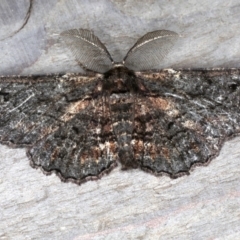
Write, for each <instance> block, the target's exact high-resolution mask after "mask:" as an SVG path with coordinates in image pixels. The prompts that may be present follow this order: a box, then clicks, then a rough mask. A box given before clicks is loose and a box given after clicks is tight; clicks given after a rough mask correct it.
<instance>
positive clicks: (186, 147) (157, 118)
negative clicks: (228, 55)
mask: <svg viewBox="0 0 240 240" xmlns="http://www.w3.org/2000/svg"><path fill="white" fill-rule="evenodd" d="M139 77H140V79H141V83H142V84H144V86H145V88H146V89H148V91H146V93H145V96H140V97H139V98H138V104H137V105H136V110H135V112H137V113H138V114H137V116H136V117H135V130H134V132H135V133H134V136H133V139H134V140H133V142H132V148H133V149H134V152H135V158H136V159H138V161H139V163H140V167H141V168H142V169H145V170H149V171H151V172H153V173H156V174H159V173H162V172H165V173H168V174H169V175H170V176H171V177H177V176H179V175H181V174H182V173H188V172H189V170H190V168H191V166H192V165H194V164H198V163H200V164H204V163H207V162H208V161H209V160H211V159H212V158H213V157H215V156H216V155H218V153H219V151H220V149H221V146H222V144H223V142H224V141H225V140H226V139H228V138H231V137H233V136H235V135H237V134H239V132H240V71H239V70H236V69H235V70H234V69H232V70H226V69H225V70H182V71H173V70H165V71H160V72H155V73H143V74H139Z"/></svg>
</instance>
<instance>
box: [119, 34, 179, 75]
mask: <svg viewBox="0 0 240 240" xmlns="http://www.w3.org/2000/svg"><path fill="white" fill-rule="evenodd" d="M177 39H178V34H177V33H175V32H173V31H168V30H157V31H154V32H149V33H147V34H145V35H144V36H143V37H141V38H140V39H139V40H138V41H137V42H136V43H135V44H134V45H133V47H132V48H131V49H130V50H129V51H128V53H127V55H126V57H125V58H124V61H123V62H124V65H125V66H126V67H127V68H129V69H132V70H135V71H142V70H147V69H159V65H160V63H161V61H162V60H163V58H164V57H165V56H166V55H167V54H168V52H169V51H170V50H171V48H172V46H173V45H174V43H175V42H176V40H177Z"/></svg>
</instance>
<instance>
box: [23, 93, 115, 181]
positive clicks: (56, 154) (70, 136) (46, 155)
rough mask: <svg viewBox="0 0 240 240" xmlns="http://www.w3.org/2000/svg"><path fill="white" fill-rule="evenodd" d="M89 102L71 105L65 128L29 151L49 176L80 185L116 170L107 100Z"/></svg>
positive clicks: (35, 165) (30, 155)
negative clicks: (55, 175) (53, 175)
mask: <svg viewBox="0 0 240 240" xmlns="http://www.w3.org/2000/svg"><path fill="white" fill-rule="evenodd" d="M85 102H88V103H87V104H86V103H84V102H81V101H78V102H75V103H74V104H73V105H70V106H69V112H68V111H67V112H66V114H65V115H64V116H62V119H64V121H65V124H64V125H62V126H60V127H59V128H58V129H56V130H55V131H54V132H52V133H51V134H48V135H47V136H46V137H44V138H43V139H41V140H40V141H38V142H36V144H34V146H33V147H31V148H30V149H29V151H28V156H29V157H30V158H31V164H32V166H33V167H41V168H42V169H43V170H44V172H45V173H49V172H52V171H55V172H56V173H57V174H58V175H59V176H60V178H61V179H62V180H63V181H65V180H72V181H73V182H75V183H78V184H79V183H81V182H83V181H86V180H90V179H96V178H98V177H100V176H101V175H102V174H103V173H104V172H106V171H109V170H111V169H112V168H113V167H114V166H116V160H117V158H118V156H117V144H116V142H115V140H114V139H113V134H112V130H111V123H110V120H109V118H108V117H107V116H106V114H107V113H106V108H105V105H104V104H105V101H104V97H101V96H99V97H97V98H96V99H94V100H91V101H90V100H85ZM82 105H83V106H82ZM85 105H87V107H85ZM79 108H83V109H82V110H81V111H79ZM103 109H105V111H104V112H103ZM70 112H75V113H74V114H73V115H72V114H69V113H70ZM108 115H109V114H108ZM107 119H108V120H107Z"/></svg>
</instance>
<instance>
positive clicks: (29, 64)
mask: <svg viewBox="0 0 240 240" xmlns="http://www.w3.org/2000/svg"><path fill="white" fill-rule="evenodd" d="M32 3H33V4H32V8H31V12H30V17H29V19H28V21H27V23H26V24H25V25H24V27H23V28H22V29H21V27H22V25H23V24H24V20H25V17H26V14H27V11H28V9H29V1H28V0H13V1H7V0H3V1H1V2H0V26H1V27H0V40H1V41H0V49H1V58H0V74H1V75H6V74H21V75H27V74H45V73H54V72H55V73H57V72H72V71H74V72H78V71H80V68H79V67H78V66H77V64H76V63H75V61H74V59H73V57H72V56H71V54H70V52H68V51H67V49H65V48H64V47H63V46H62V44H61V43H60V42H59V40H58V34H59V33H60V32H61V31H63V30H66V29H70V28H88V29H92V30H94V32H95V34H96V35H97V36H99V38H100V39H101V40H102V41H103V42H104V43H105V44H106V46H107V47H108V49H109V51H110V53H111V54H112V56H113V58H114V59H115V60H116V61H119V60H121V59H122V57H123V56H124V55H125V54H126V52H127V51H128V49H129V47H131V46H132V45H133V43H134V42H135V41H136V40H137V39H138V38H139V37H140V36H142V35H143V34H144V33H146V32H148V31H152V30H156V29H168V30H172V31H176V32H178V33H180V34H181V35H182V38H181V39H180V40H179V42H178V43H177V45H176V46H175V48H174V49H173V51H172V52H171V54H169V56H168V58H167V59H166V61H164V62H163V64H162V66H161V67H174V68H177V67H209V68H212V67H240V61H239V59H240V44H239V43H240V28H239V22H240V4H239V1H238V0H233V1H230V2H229V1H223V0H214V1H197V0H192V1H186V2H185V1H167V0H166V1H145V2H144V3H143V2H141V1H136V0H129V1H110V0H103V1H97V0H95V1H84V0H80V1H74V0H62V1H57V0H51V1H48V0H42V1H32ZM19 29H20V30H19ZM18 30H19V31H18ZM239 149H240V138H235V139H233V140H231V141H230V142H227V143H226V144H225V145H224V148H223V149H222V151H221V154H220V156H219V157H217V158H216V159H214V160H213V161H212V162H211V163H210V164H209V165H208V166H207V167H197V168H196V169H195V170H194V171H193V172H192V173H191V175H190V176H184V177H182V178H178V179H176V180H172V179H169V178H168V177H160V178H157V177H154V176H152V175H149V174H146V173H143V172H140V171H138V170H134V171H127V172H122V171H120V169H118V168H117V169H114V170H113V171H112V172H111V173H110V174H109V175H107V176H104V177H103V178H102V179H101V180H99V181H93V182H88V183H85V184H83V185H81V186H77V185H74V184H71V183H68V184H66V183H62V182H60V180H59V178H58V177H56V176H55V175H51V176H45V175H43V174H42V173H41V171H40V170H35V169H32V168H31V167H30V166H29V163H28V159H27V157H26V155H25V151H24V150H23V149H9V148H8V147H6V146H2V145H1V146H0V239H81V240H82V239H238V238H240V230H239V222H240V210H239V209H240V184H239V180H240V151H239Z"/></svg>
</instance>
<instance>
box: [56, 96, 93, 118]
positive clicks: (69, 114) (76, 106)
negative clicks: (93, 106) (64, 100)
mask: <svg viewBox="0 0 240 240" xmlns="http://www.w3.org/2000/svg"><path fill="white" fill-rule="evenodd" d="M89 103H90V100H86V99H82V100H79V101H77V102H73V103H70V104H69V105H68V107H67V109H66V112H65V114H64V115H62V116H61V118H60V120H62V121H64V122H67V121H69V120H71V119H72V118H73V117H74V116H75V115H76V114H77V113H79V112H80V111H82V110H84V109H86V108H87V107H88V105H89Z"/></svg>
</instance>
